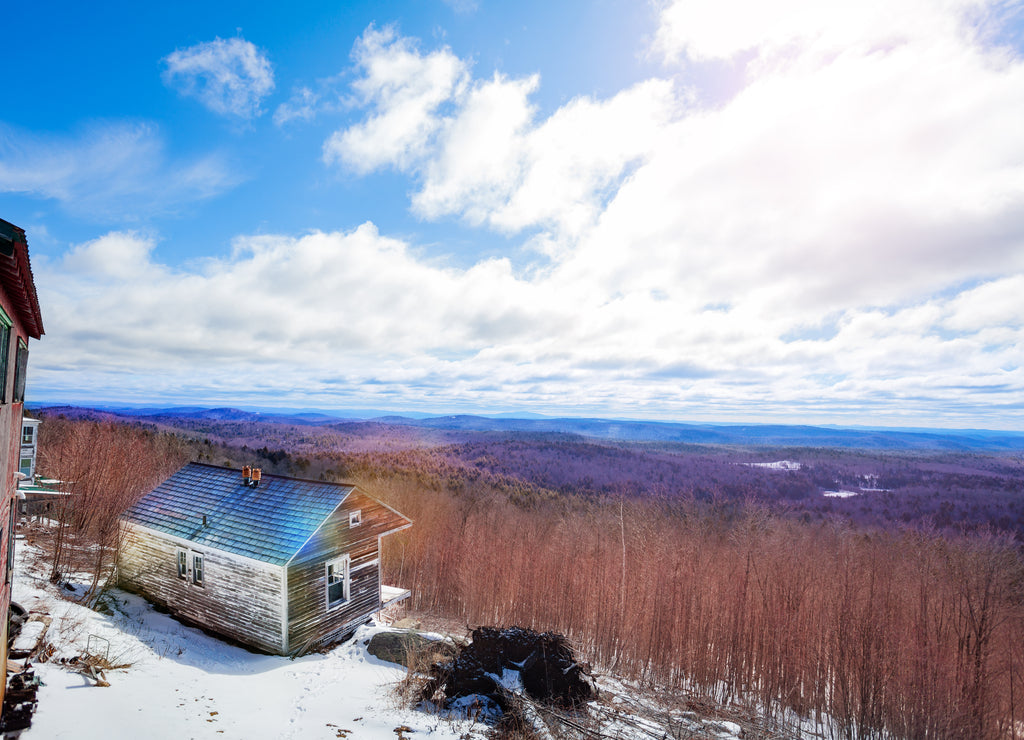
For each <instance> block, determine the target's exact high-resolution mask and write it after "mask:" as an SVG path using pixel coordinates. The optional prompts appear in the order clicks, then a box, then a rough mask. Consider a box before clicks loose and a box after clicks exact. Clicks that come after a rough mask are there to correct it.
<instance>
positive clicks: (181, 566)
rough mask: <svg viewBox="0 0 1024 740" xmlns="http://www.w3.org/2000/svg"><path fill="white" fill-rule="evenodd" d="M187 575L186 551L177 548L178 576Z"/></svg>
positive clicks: (184, 576)
mask: <svg viewBox="0 0 1024 740" xmlns="http://www.w3.org/2000/svg"><path fill="white" fill-rule="evenodd" d="M187 577H188V553H187V552H185V551H184V550H178V578H187Z"/></svg>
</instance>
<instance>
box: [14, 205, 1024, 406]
mask: <svg viewBox="0 0 1024 740" xmlns="http://www.w3.org/2000/svg"><path fill="white" fill-rule="evenodd" d="M154 246H155V243H154V241H153V239H152V237H150V236H147V235H143V234H138V233H132V232H112V233H109V234H106V235H104V236H102V237H100V238H98V239H95V240H93V241H90V242H87V243H85V244H82V245H78V246H76V247H74V248H72V249H71V250H69V251H68V252H67V253H66V254H65V255H64V257H63V258H62V259H60V260H56V261H52V262H50V261H44V262H42V263H41V264H40V265H39V266H38V267H37V273H38V275H37V282H38V285H39V286H40V292H41V300H42V301H43V302H44V304H45V305H46V306H47V342H45V343H41V344H40V346H39V347H38V348H37V350H36V351H35V354H34V359H33V367H34V369H33V373H34V376H35V377H34V381H33V382H34V383H35V384H36V387H43V388H45V389H47V390H48V391H49V392H59V390H60V389H61V388H63V387H72V386H74V385H75V384H76V383H77V384H78V387H81V386H82V384H83V383H88V384H89V385H90V387H95V388H96V391H97V393H99V394H102V393H103V392H104V391H106V392H108V393H112V392H116V391H117V389H119V388H120V385H119V384H123V383H125V382H127V383H128V385H129V386H130V385H131V381H130V380H129V381H126V380H125V379H124V376H123V374H124V373H126V372H130V373H134V374H136V375H137V376H138V377H139V378H142V379H144V378H147V377H149V376H150V375H151V374H152V376H153V377H154V378H158V379H159V381H158V382H159V383H163V384H165V385H166V386H167V387H168V388H169V389H170V390H167V391H166V392H171V390H173V389H174V388H178V391H177V392H180V393H181V394H182V397H187V395H188V393H201V394H202V396H203V397H204V398H211V399H217V398H218V397H220V395H219V394H223V397H225V398H230V397H232V396H231V394H234V398H238V396H239V395H241V396H243V397H245V398H248V399H258V398H259V397H260V395H261V394H263V393H266V394H271V395H274V394H276V396H277V397H281V396H282V395H286V396H287V397H288V398H290V399H293V400H299V399H301V400H302V401H303V402H309V403H320V404H325V405H329V404H339V403H344V402H345V399H348V402H349V403H361V404H367V403H372V402H373V400H374V399H376V401H377V402H378V403H386V404H387V405H389V406H393V405H395V404H397V405H400V406H403V405H404V406H405V407H430V408H433V409H435V410H436V409H439V408H445V407H446V406H449V405H453V404H455V405H458V404H462V405H464V404H466V403H467V398H472V399H473V401H472V402H473V403H474V404H475V405H476V406H477V407H480V406H484V407H486V406H488V405H491V406H492V407H496V408H500V407H507V406H510V405H513V404H535V405H536V407H538V408H547V409H552V410H563V411H564V410H566V409H572V408H578V409H581V410H586V409H589V410H591V412H593V409H595V408H598V409H602V410H603V411H605V412H615V413H618V414H629V415H639V416H644V415H653V416H657V415H661V416H664V415H666V414H670V413H675V414H680V415H686V413H687V410H689V412H690V413H691V414H692V413H694V411H695V409H697V408H701V409H703V408H707V407H709V406H711V407H713V409H714V414H715V415H716V416H717V417H718V418H728V417H733V418H743V416H744V414H746V415H748V416H749V414H750V405H751V404H756V406H757V413H758V414H761V415H773V414H778V415H784V414H786V413H787V407H788V413H792V412H793V409H794V408H800V409H805V410H806V409H811V410H812V411H813V408H814V407H815V405H816V404H820V402H821V399H822V398H823V397H826V398H828V399H830V403H831V404H832V406H833V407H834V409H833V411H832V413H834V414H835V415H836V416H835V417H833V418H836V417H838V418H841V417H842V413H843V411H844V410H846V411H849V412H850V413H860V414H863V413H866V412H867V413H872V414H879V415H880V416H879V418H882V416H884V415H885V414H886V413H890V414H893V413H898V414H907V415H909V416H910V417H913V415H914V414H920V413H922V412H923V411H924V410H925V409H928V408H930V407H931V406H933V405H934V404H936V403H937V402H941V401H952V400H955V401H956V402H957V403H958V404H971V403H973V404H974V405H975V409H977V408H978V407H982V408H986V409H998V408H999V404H1011V403H1014V402H1019V398H1020V394H1021V392H1022V389H1024V371H1022V370H1021V367H1022V361H1024V357H1022V356H1021V355H1022V349H1021V348H1022V347H1024V327H1022V325H1021V321H1020V318H1019V317H1020V314H1019V313H1018V314H1016V315H1015V317H1008V315H1007V309H1006V307H1005V306H1003V305H1002V300H1003V296H1004V295H1005V294H1006V292H1007V291H1010V290H1013V289H1019V285H1020V281H1021V280H1024V275H1017V276H1014V277H1013V278H1006V279H1001V280H995V281H990V282H986V283H982V284H979V285H977V286H974V287H972V288H969V289H966V290H964V291H961V292H959V293H957V294H954V295H950V296H948V297H945V298H942V299H931V300H928V301H924V302H920V303H918V304H915V305H911V306H907V307H904V308H901V309H897V310H890V309H878V308H870V307H858V308H851V309H847V310H846V311H844V312H843V313H842V314H841V315H840V316H839V317H838V318H837V320H836V326H837V328H836V331H835V332H833V333H831V334H830V335H829V336H826V337H822V338H820V339H800V340H786V339H783V338H782V334H784V330H786V329H792V328H793V327H794V326H795V320H794V318H793V317H789V318H787V319H786V320H781V319H779V318H778V317H770V316H764V315H758V314H757V313H756V312H752V311H750V310H749V309H748V308H747V307H744V306H737V307H712V308H708V307H695V306H694V305H692V302H690V301H688V300H686V298H685V297H684V296H680V295H676V296H663V295H652V294H646V295H642V294H640V293H638V292H632V293H630V294H624V295H622V296H620V297H617V298H613V299H610V300H609V297H608V296H607V295H600V294H597V293H593V292H592V291H591V290H590V287H591V286H589V285H586V284H578V283H573V282H566V281H565V278H564V276H561V277H556V276H555V275H548V276H533V277H525V276H519V275H516V274H515V273H514V271H513V270H512V268H511V265H510V264H509V262H508V261H507V260H501V259H497V260H487V261H482V262H480V263H478V264H476V265H473V266H472V267H469V268H465V269H458V268H452V267H447V266H444V265H439V264H432V263H429V262H427V261H425V260H424V259H422V258H421V257H420V256H419V255H418V254H417V253H416V251H415V250H414V249H413V248H411V246H410V245H409V244H407V243H406V242H404V241H401V240H396V239H393V238H389V237H386V236H383V235H381V234H380V233H379V232H378V230H377V229H376V227H375V226H374V225H373V224H370V223H367V224H363V225H362V226H360V227H358V228H357V229H354V230H352V231H349V232H344V233H320V232H315V233H311V234H307V235H305V236H301V237H285V236H266V235H264V236H256V237H245V238H240V239H238V240H237V241H236V244H235V248H234V251H233V253H232V254H231V255H230V256H228V257H225V258H222V259H217V260H210V261H208V262H206V263H204V264H202V265H198V266H194V267H192V268H188V269H186V268H171V267H168V266H166V265H163V264H160V263H159V262H156V261H154V259H153V256H152V255H153V247H154ZM1000 306H1002V308H1000ZM126 307H127V308H126ZM1000 310H1001V311H1003V313H1001V314H1000V313H998V312H999V311H1000ZM993 311H995V312H996V313H993ZM990 320H995V321H997V322H998V321H1003V324H1002V325H1001V326H1000V332H1001V333H998V334H993V332H992V329H993V326H992V325H990V324H989V323H988V322H989V321H990ZM139 347H145V348H146V352H145V356H144V357H140V356H139V350H138V348H139ZM809 367H812V368H814V372H813V373H808V371H807V369H808V368H809ZM197 372H198V373H199V374H198V375H197ZM140 383H143V385H145V383H144V382H143V381H142V380H140ZM965 387H967V388H968V390H964V388H965ZM954 388H955V389H954ZM140 392H141V390H140ZM162 392H163V391H162ZM894 398H895V399H898V400H899V404H900V405H899V406H898V411H897V412H892V411H887V410H886V409H887V407H889V406H890V405H891V403H892V399H894ZM836 409H838V411H836ZM967 418H968V417H967V416H966V415H965V412H957V413H956V414H954V415H952V416H951V417H950V418H949V419H948V420H946V421H948V422H949V423H956V422H957V421H958V420H959V422H960V423H965V421H964V420H965V419H967ZM891 420H894V421H898V419H897V418H895V417H893V418H892V419H891ZM904 420H905V419H904Z"/></svg>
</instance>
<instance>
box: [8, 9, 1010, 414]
mask: <svg viewBox="0 0 1024 740" xmlns="http://www.w3.org/2000/svg"><path fill="white" fill-rule="evenodd" d="M94 5H95V6H96V7H94ZM5 26H6V27H7V28H8V29H9V32H8V33H7V34H6V36H5V41H6V54H5V58H6V59H5V62H4V64H3V65H0V89H3V90H4V92H5V96H4V97H5V101H6V103H7V104H6V105H5V106H4V109H3V111H2V112H0V217H2V218H4V219H6V220H8V221H11V222H12V223H15V224H17V225H18V226H21V227H22V228H24V229H25V230H26V232H27V236H28V242H29V249H30V253H31V259H32V266H33V270H34V274H35V281H36V286H37V289H38V293H39V298H40V304H41V307H42V311H43V320H44V326H45V330H46V334H45V336H44V337H43V339H42V341H40V342H34V343H33V344H32V346H31V359H30V373H29V383H28V390H27V398H28V402H29V404H30V405H31V404H32V403H33V402H44V401H45V402H55V401H64V402H73V403H82V404H91V403H92V404H100V403H106V404H109V403H125V404H129V403H131V404H151V405H169V404H185V405H216V406H223V405H231V406H243V407H262V408H317V409H324V410H332V409H353V408H371V409H382V410H389V411H394V412H402V411H416V412H436V413H456V412H470V413H502V412H519V413H522V412H533V413H541V414H549V415H567V416H605V417H625V418H647V419H666V420H679V421H686V420H693V421H722V422H737V421H741V422H787V423H811V424H820V423H837V424H862V425H883V426H885V425H888V426H931V427H980V428H991V429H1015V430H1024V367H1022V366H1024V123H1022V122H1024V7H1022V4H1021V3H1020V2H1006V1H1005V0H884V2H883V1H881V0H878V1H875V0H859V1H858V2H849V3H845V2H821V0H772V1H771V2H764V1H763V0H754V1H753V2H745V1H743V0H709V1H707V2H705V1H703V0H659V1H657V2H645V1H644V0H634V1H633V2H629V1H628V0H583V1H580V2H576V1H575V0H565V1H564V2H558V3H552V2H543V3H541V2H519V3H514V4H513V3H496V2H489V1H488V0H476V1H475V2H474V1H473V0H445V1H442V0H436V1H431V0H406V2H375V3H370V2H347V3H336V2H335V3H318V2H309V3H306V2H299V3H291V4H281V3H252V2H246V3H241V2H239V3H231V2H225V3H203V4H198V3H193V2H188V1H187V0H185V1H183V2H179V3H172V4H165V5H159V6H152V7H143V6H142V5H140V4H138V3H113V2H111V3H100V4H82V3H74V4H72V3H63V2H55V3H47V4H43V3H21V4H17V5H16V6H12V7H10V8H8V9H6V10H5Z"/></svg>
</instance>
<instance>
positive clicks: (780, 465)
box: [740, 460, 801, 470]
mask: <svg viewBox="0 0 1024 740" xmlns="http://www.w3.org/2000/svg"><path fill="white" fill-rule="evenodd" d="M740 465H746V466H747V467H748V468H768V469H769V470H799V469H800V468H801V465H800V463H798V462H794V461H793V460H777V461H776V462H750V463H740Z"/></svg>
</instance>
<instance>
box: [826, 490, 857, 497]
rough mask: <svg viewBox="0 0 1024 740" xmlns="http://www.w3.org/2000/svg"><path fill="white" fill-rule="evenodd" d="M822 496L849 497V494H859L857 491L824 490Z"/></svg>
mask: <svg viewBox="0 0 1024 740" xmlns="http://www.w3.org/2000/svg"><path fill="white" fill-rule="evenodd" d="M821 495H822V496H825V497H826V498H850V497H851V496H859V495H860V492H859V491H824V492H823V493H822V494H821Z"/></svg>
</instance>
